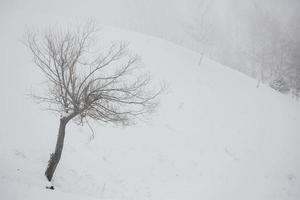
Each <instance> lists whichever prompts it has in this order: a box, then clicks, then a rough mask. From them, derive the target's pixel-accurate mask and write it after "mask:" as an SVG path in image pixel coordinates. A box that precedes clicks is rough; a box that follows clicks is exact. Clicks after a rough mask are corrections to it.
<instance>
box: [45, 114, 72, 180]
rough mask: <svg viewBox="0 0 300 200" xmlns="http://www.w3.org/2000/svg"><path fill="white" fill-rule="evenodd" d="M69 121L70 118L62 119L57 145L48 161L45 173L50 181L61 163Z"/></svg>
mask: <svg viewBox="0 0 300 200" xmlns="http://www.w3.org/2000/svg"><path fill="white" fill-rule="evenodd" d="M68 121H69V120H67V119H66V118H61V119H60V124H59V130H58V136H57V141H56V146H55V152H54V153H52V154H51V156H50V160H49V161H48V166H47V169H46V171H45V175H46V177H47V179H48V181H51V180H52V177H53V174H54V172H55V169H56V167H57V165H58V163H59V160H60V157H61V153H62V150H63V146H64V139H65V130H66V125H67V123H68Z"/></svg>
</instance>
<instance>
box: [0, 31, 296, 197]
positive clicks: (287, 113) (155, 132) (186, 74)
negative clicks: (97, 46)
mask: <svg viewBox="0 0 300 200" xmlns="http://www.w3.org/2000/svg"><path fill="white" fill-rule="evenodd" d="M101 38H102V40H103V41H108V40H127V41H129V42H130V48H131V49H132V50H133V51H134V52H137V53H138V54H140V55H141V56H142V58H143V62H144V63H145V68H146V70H149V71H150V72H151V73H152V76H153V77H154V78H155V79H156V80H165V81H167V82H168V84H169V91H168V92H167V93H165V94H164V95H163V97H162V99H161V106H160V107H159V108H158V111H157V113H155V114H154V115H153V116H152V119H151V120H149V121H147V122H140V123H138V125H136V126H132V127H127V128H116V127H112V126H103V125H100V124H94V127H95V132H96V135H95V138H94V140H92V141H90V140H89V138H90V131H89V129H88V128H87V127H78V126H75V125H73V124H72V125H71V124H70V126H68V128H67V135H66V143H65V149H64V152H63V156H62V160H61V163H60V164H59V167H58V169H57V171H56V175H55V177H54V182H53V184H54V186H55V187H56V190H54V191H50V190H46V189H45V185H46V184H47V183H46V181H45V178H44V176H43V173H44V170H45V167H46V164H47V160H48V158H49V154H50V153H51V152H52V151H53V149H54V144H55V140H56V133H57V126H58V118H57V116H55V115H52V114H49V113H48V112H44V111H42V110H41V109H40V108H39V107H38V106H37V105H35V104H34V103H33V102H32V101H31V100H30V99H29V98H27V97H26V96H25V94H26V93H27V92H28V89H30V88H31V86H32V85H35V84H37V83H39V81H40V80H41V79H40V77H41V74H40V73H39V71H38V70H37V69H36V67H35V66H34V65H33V64H32V63H31V61H30V59H29V58H30V54H29V53H28V52H27V51H26V49H24V48H22V47H21V46H20V45H19V44H17V43H12V46H10V47H9V48H5V47H8V46H4V48H3V47H1V52H2V53H3V54H2V56H3V57H2V58H3V59H2V65H1V72H3V73H1V74H0V76H1V77H0V78H1V80H0V81H1V85H0V89H1V91H2V94H1V95H2V96H1V105H2V107H3V108H2V114H1V116H0V118H1V120H0V121H1V126H0V199H3V200H12V199H22V200H35V199H53V198H56V199H75V200H76V199H109V200H111V199H118V200H120V199H126V200H127V199H128V200H134V199H136V200H143V199H157V200H169V199H170V200H171V199H172V200H175V199H176V200H177V199H178V200H179V199H180V200H183V199H184V200H199V199H209V200H220V199H222V200H240V199H243V200H248V199H249V200H253V199H255V200H276V199H278V200H279V199H280V200H283V199H295V200H296V199H299V198H300V190H299V188H300V160H299V157H300V145H299V144H300V135H299V130H300V104H299V103H298V102H296V101H294V100H292V99H290V98H289V97H286V96H283V95H281V94H279V93H277V92H276V91H274V90H272V89H271V88H269V87H265V86H261V87H260V88H259V89H257V88H256V81H255V80H253V79H251V78H248V77H247V76H245V75H243V74H240V73H238V72H235V71H233V70H231V69H229V68H227V67H225V66H222V65H220V64H218V63H216V62H214V61H212V60H209V59H206V58H204V59H203V62H202V64H201V65H200V66H199V65H198V62H199V58H200V56H199V55H198V54H197V53H195V52H192V51H189V50H187V49H184V48H182V47H179V46H176V45H173V44H171V43H169V42H166V41H163V40H160V39H157V38H154V37H149V36H144V35H140V34H137V33H132V32H125V31H121V30H117V29H113V28H108V27H107V28H103V30H102V33H101ZM3 41H4V40H3ZM5 44H7V43H5ZM16 54H17V55H20V57H18V59H13V58H15V55H16Z"/></svg>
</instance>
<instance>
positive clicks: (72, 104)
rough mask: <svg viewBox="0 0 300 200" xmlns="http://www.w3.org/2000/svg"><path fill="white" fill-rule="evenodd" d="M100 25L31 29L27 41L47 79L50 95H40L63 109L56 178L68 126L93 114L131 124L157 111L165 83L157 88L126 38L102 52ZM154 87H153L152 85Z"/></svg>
mask: <svg viewBox="0 0 300 200" xmlns="http://www.w3.org/2000/svg"><path fill="white" fill-rule="evenodd" d="M97 32H98V30H97V29H96V26H95V24H94V23H93V22H89V23H87V24H85V25H83V26H78V27H75V28H74V29H72V28H64V29H54V28H50V29H48V30H45V31H44V32H42V33H39V32H36V31H30V32H28V33H27V34H26V38H25V45H26V46H27V47H28V48H29V50H30V51H31V53H32V55H33V61H34V63H35V65H36V66H37V67H38V68H39V69H40V70H41V71H42V73H43V74H44V75H45V78H46V88H44V89H46V90H45V91H46V94H39V95H37V94H34V95H33V96H34V97H35V98H36V99H37V100H38V101H40V102H41V103H46V106H47V108H48V109H49V110H52V111H55V112H57V113H59V114H60V125H59V130H58V137H57V142H56V147H55V151H54V153H53V154H51V156H50V159H49V162H48V166H47V169H46V171H45V175H46V177H47V179H48V180H49V181H51V180H52V177H53V174H54V172H55V169H56V167H57V165H58V163H59V161H60V158H61V154H62V150H63V145H64V138H65V129H66V125H67V124H68V122H69V121H70V120H74V121H75V122H77V123H79V124H84V123H85V122H87V120H88V119H93V120H99V121H102V122H105V123H108V122H111V123H114V124H117V125H123V126H124V125H128V124H130V123H131V122H134V121H135V119H136V118H137V117H138V116H141V115H144V114H147V113H150V112H152V111H154V109H155V108H156V106H157V105H158V100H157V97H158V96H159V95H160V94H161V93H162V91H163V89H164V86H160V87H159V88H157V89H154V88H153V84H151V83H152V82H151V80H150V77H149V76H148V75H147V74H145V73H144V72H143V70H141V68H140V64H141V63H140V62H139V58H138V56H136V55H133V56H132V55H131V54H130V53H129V52H128V50H127V45H126V44H125V43H124V42H115V43H112V44H111V45H110V46H109V48H108V50H107V51H103V50H102V51H96V49H97V45H96V44H97V38H96V33H97ZM151 88H152V89H151Z"/></svg>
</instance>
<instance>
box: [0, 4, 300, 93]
mask: <svg viewBox="0 0 300 200" xmlns="http://www.w3.org/2000/svg"><path fill="white" fill-rule="evenodd" d="M0 4H1V6H0V11H1V12H0V22H1V26H2V28H1V29H2V35H4V37H3V38H1V40H3V41H1V42H2V44H3V45H4V46H6V45H7V46H10V45H12V44H8V43H6V41H8V40H6V39H5V37H16V38H21V36H22V33H23V32H24V28H25V27H26V26H34V25H36V24H39V25H43V24H49V23H53V22H54V23H56V22H59V21H61V20H73V21H74V20H82V19H84V18H94V19H96V20H97V21H98V22H99V23H101V24H104V25H110V26H115V27H120V28H122V29H128V30H133V31H137V32H141V33H145V34H150V35H153V36H157V37H160V38H163V39H166V40H169V41H171V42H174V43H176V44H179V45H181V46H184V47H186V48H190V49H192V50H195V51H198V52H200V53H202V54H203V55H205V56H207V57H210V58H212V59H214V60H216V61H218V62H220V63H222V64H225V65H227V66H229V67H232V68H234V69H237V70H239V71H241V72H243V73H245V74H247V75H249V76H251V77H253V78H256V79H257V80H258V84H257V87H259V84H260V83H261V82H262V83H267V84H272V82H274V81H275V82H277V83H278V81H279V82H280V84H281V85H284V87H285V90H282V92H287V91H290V90H291V93H292V94H293V95H294V96H297V97H298V96H299V94H300V55H299V54H300V37H299V33H300V14H299V12H298V11H299V9H300V1H299V0H262V1H259V0H247V1H246V0H243V1H239V0H185V1H178V0H174V1H166V0H165V1H161V0H152V1H148V0H110V1H104V0H86V1H72V0H64V1H60V0H53V1H37V0H36V1H33V0H29V1H21V0H19V1H18V0H15V1H11V0H10V1H8V0H4V1H3V0H2V1H1V3H0ZM28 22H30V24H29V23H28ZM32 22H34V24H32ZM20 24H23V26H20ZM14 25H15V26H14ZM12 30H14V31H12ZM12 33H13V34H15V33H18V35H12ZM18 42H19V41H18ZM16 45H17V44H16ZM6 53H7V52H5V51H4V52H1V54H2V55H3V59H4V60H5V59H6V58H5V54H6ZM199 59H200V60H201V58H199ZM7 62H8V63H9V61H7Z"/></svg>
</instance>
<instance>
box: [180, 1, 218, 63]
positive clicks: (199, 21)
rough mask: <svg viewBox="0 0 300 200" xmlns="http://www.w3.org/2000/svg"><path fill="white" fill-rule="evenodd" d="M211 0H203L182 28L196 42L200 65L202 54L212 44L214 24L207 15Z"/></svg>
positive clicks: (206, 52) (204, 53)
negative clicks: (192, 16)
mask: <svg viewBox="0 0 300 200" xmlns="http://www.w3.org/2000/svg"><path fill="white" fill-rule="evenodd" d="M211 3H212V2H211V1H203V2H201V4H200V5H199V7H198V10H199V12H198V15H197V16H196V17H195V18H194V20H193V22H192V23H186V24H184V29H185V30H186V31H187V33H188V34H189V35H190V36H191V37H192V38H193V40H194V42H196V43H197V49H198V51H200V54H201V55H200V59H199V62H198V65H201V63H202V60H203V56H204V55H206V56H207V54H208V52H209V50H210V49H211V48H212V47H213V45H214V42H215V41H214V26H213V23H212V21H211V19H210V17H209V11H210V7H211Z"/></svg>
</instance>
